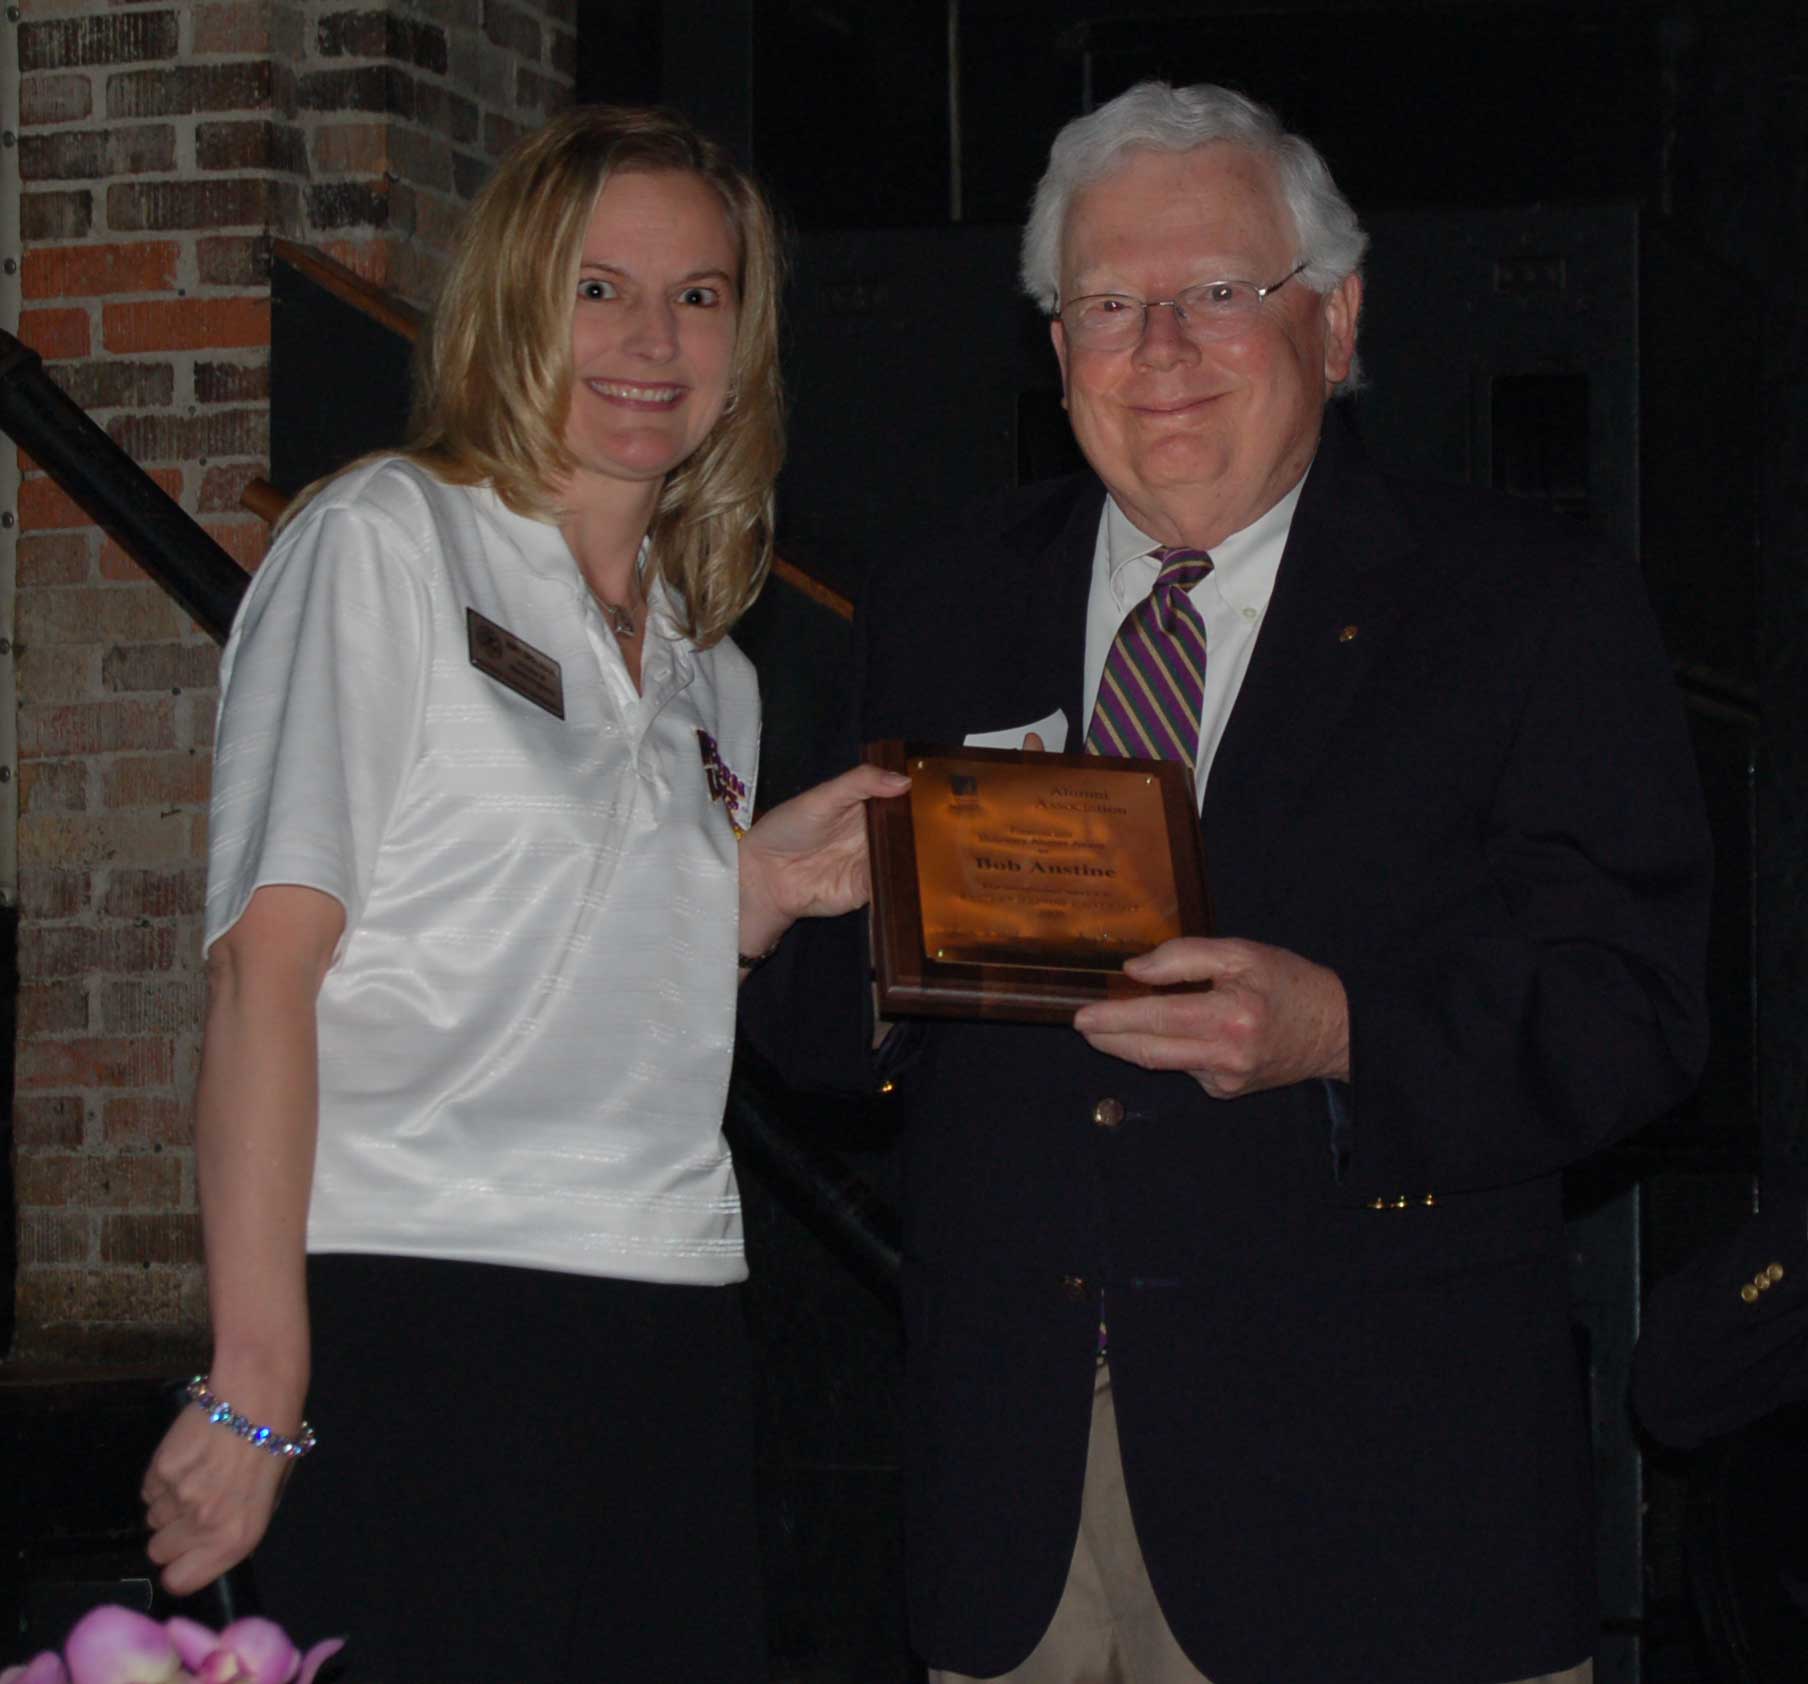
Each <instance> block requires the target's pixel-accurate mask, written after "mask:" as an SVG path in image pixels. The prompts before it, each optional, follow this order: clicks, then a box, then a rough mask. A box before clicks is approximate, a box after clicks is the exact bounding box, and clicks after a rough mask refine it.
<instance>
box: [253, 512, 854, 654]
mask: <svg viewBox="0 0 1808 1684" xmlns="http://www.w3.org/2000/svg"><path fill="white" fill-rule="evenodd" d="M239 503H240V505H241V506H242V507H244V508H246V509H249V510H250V511H251V513H252V514H254V515H256V516H257V517H258V519H259V520H262V521H264V522H265V523H266V524H268V525H270V526H274V525H275V524H276V523H277V521H278V520H279V519H280V518H281V516H282V512H283V510H284V509H286V508H287V507H288V506H289V499H288V498H287V497H285V496H284V495H283V494H282V492H281V491H279V490H278V489H277V488H276V487H275V486H274V485H272V484H271V483H270V482H269V481H268V480H267V479H254V480H252V481H251V483H250V484H249V485H247V486H246V487H245V489H244V491H243V492H242V493H240V495H239ZM772 576H773V577H774V578H775V579H778V580H780V581H782V582H783V583H784V584H786V585H789V586H790V587H791V589H792V590H794V591H796V592H798V593H799V594H800V595H802V596H807V597H808V598H809V599H810V600H811V601H812V602H814V603H816V604H818V605H819V606H821V607H823V608H826V609H828V611H829V612H830V613H831V614H835V615H838V616H839V617H840V618H841V619H843V620H852V619H853V617H854V605H853V603H851V602H849V601H848V599H847V598H846V597H845V596H843V595H842V594H841V592H840V591H838V590H834V589H832V588H831V587H830V586H828V585H825V584H824V583H823V582H822V581H821V580H820V579H816V578H812V577H811V576H810V575H809V574H808V573H806V572H805V571H804V570H803V569H802V568H801V567H797V566H794V565H793V564H792V563H791V562H788V561H786V560H785V558H784V557H783V556H778V555H775V556H774V557H773V558H772Z"/></svg>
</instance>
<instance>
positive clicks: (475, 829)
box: [206, 460, 759, 1282]
mask: <svg viewBox="0 0 1808 1684" xmlns="http://www.w3.org/2000/svg"><path fill="white" fill-rule="evenodd" d="M473 609H474V610H475V611H476V613H477V615H479V616H481V617H482V619H481V620H473V619H471V618H470V616H469V615H468V613H467V610H473ZM485 621H487V622H488V623H489V625H490V626H491V627H495V628H500V631H501V633H502V634H503V635H502V637H501V638H500V639H499V638H498V637H497V636H496V635H495V634H493V633H492V632H490V631H487V630H485V629H484V625H483V622H485ZM510 639H513V640H516V641H514V642H511V641H510ZM474 653H475V654H476V655H477V656H478V657H479V658H480V659H482V660H483V662H484V663H485V665H486V666H488V667H489V668H490V669H491V670H490V671H486V670H483V669H482V668H480V666H479V665H477V664H474V660H473V656H474ZM536 657H539V658H540V659H536ZM547 660H550V661H551V662H556V663H557V672H556V675H551V676H549V675H550V669H549V668H548V667H547V666H546V664H545V663H546V661H547ZM524 669H525V670H526V672H527V675H528V676H527V679H526V681H525V689H526V690H527V692H528V693H526V694H523V693H521V691H519V690H517V689H515V688H511V687H509V685H507V684H505V683H503V682H500V681H499V680H498V678H497V677H494V676H492V675H491V672H492V671H495V670H508V671H512V672H513V674H515V675H516V676H517V677H519V675H520V674H521V672H522V671H523V670H524ZM642 675H643V685H644V693H637V692H636V691H635V688H634V685H633V683H632V682H631V680H630V679H629V677H628V672H627V668H626V666H625V664H624V663H623V661H622V657H621V653H620V651H619V650H618V649H617V647H616V644H615V639H614V638H613V637H612V636H611V635H610V633H609V631H608V628H607V627H606V626H605V625H604V623H603V620H602V616H601V613H600V611H599V610H598V608H597V606H596V603H595V601H594V599H593V598H592V596H591V594H590V592H589V590H588V589H587V588H586V587H585V584H584V581H583V579H582V577H581V575H580V574H579V572H578V568H577V564H576V562H575V561H574V560H573V558H572V555H571V552H570V550H569V548H568V547H567V545H566V543H565V540H564V538H563V537H562V536H561V534H560V533H559V530H558V528H557V527H556V526H553V525H551V524H548V523H546V522H542V521H537V520H531V519H527V518H525V517H523V516H521V515H518V514H515V513H513V512H512V511H511V510H510V509H509V508H508V507H507V506H506V505H505V504H504V503H503V502H502V501H501V499H500V498H498V497H497V496H496V495H495V494H494V493H493V492H491V491H489V490H487V489H472V488H469V487H462V486H450V485H446V484H443V483H441V482H440V481H439V480H437V479H435V478H434V477H433V476H432V475H430V474H428V473H426V472H424V471H423V470H421V469H420V468H417V467H415V466H413V465H412V464H409V463H405V462H401V461H397V460H388V461H384V462H379V463H376V464H374V465H371V466H368V467H365V468H362V469H359V470H358V471H356V472H354V473H351V474H348V475H346V476H345V477H344V478H342V479H340V480H338V481H336V482H335V483H334V484H333V485H331V486H330V487H328V489H327V490H326V491H324V492H322V493H321V494H320V495H319V496H318V497H316V499H315V500H314V501H313V503H311V504H310V505H309V506H308V508H307V509H306V510H305V511H304V512H303V513H302V515H301V516H300V517H299V518H298V519H297V520H296V522H295V523H294V524H293V525H292V526H291V527H290V528H288V529H287V530H286V531H285V532H284V533H283V535H282V537H281V539H280V540H279V541H278V543H277V545H276V547H275V549H274V550H273V551H272V552H271V555H270V558H269V559H268V560H267V561H266V562H265V563H264V566H263V568H262V569H261V570H260V571H259V573H258V575H257V578H256V580H255V581H254V583H253V585H252V588H251V591H250V593H249V595H248V596H247V598H246V600H245V603H244V606H243V608H242V609H241V610H240V613H239V616H238V620H237V623H236V624H235V626H234V628H233V634H232V638H231V641H230V642H229V643H228V645H227V650H226V658H225V664H224V666H223V667H222V669H221V675H220V723H219V734H218V742H217V746H216V750H215V760H214V792H213V808H212V817H211V830H210V855H209V872H208V889H207V932H206V939H207V941H208V943H209V945H211V944H212V943H213V942H214V941H216V940H218V939H219V937H220V936H221V935H222V934H223V933H224V932H225V931H226V930H228V929H230V928H231V926H232V925H233V923H234V922H235V921H236V920H237V919H238V918H239V916H240V915H241V914H242V913H243V911H244V909H245V905H246V903H247V902H248V901H249V900H250V898H251V895H252V892H253V891H254V890H255V889H256V888H258V887H259V886H260V885H262V884H265V883H299V884H306V885H308V886H310V887H313V888H316V889H320V890H323V891H324V892H326V893H327V894H330V895H333V896H334V897H335V898H336V899H338V900H339V901H340V902H341V903H342V904H343V906H344V907H345V916H346V927H345V934H344V937H343V938H342V940H341V942H340V945H339V949H338V952H337V954H336V955H335V958H334V961H333V964H332V968H331V969H330V970H329V972H328V974H327V977H326V981H325V983H324V985H323V987H322V989H321V992H320V999H319V1006H318V1019H319V1037H320V1133H319V1148H318V1154H317V1163H316V1169H315V1176H314V1187H313V1197H312V1201H311V1204H310V1207H309V1213H308V1249H309V1250H310V1251H315V1252H345V1251H368V1252H379V1253H391V1254H399V1255H407V1256H418V1257H444V1258H458V1259H466V1260H471V1261H478V1262H491V1263H509V1264H517V1265H524V1266H529V1267H538V1268H547V1269H558V1270H565V1271H570V1272H576V1273H581V1274H598V1275H615V1276H625V1277H630V1278H634V1279H641V1280H654V1281H672V1282H725V1281H731V1280H740V1279H743V1278H745V1276H746V1273H747V1268H746V1263H745V1260H744V1257H743V1253H742V1247H741V1221H740V1205H739V1200H738V1198H737V1194H736V1189H735V1181H734V1171H733V1166H732V1165H731V1163H730V1160H729V1156H728V1151H727V1148H726V1146H725V1145H724V1143H723V1140H722V1134H721V1120H722V1108H723V1102H724V1096H725V1093H726V1089H727V1082H728V1070H729V1063H730V1058H731V1055H732V1052H733V1042H734V1012H735V977H736V967H735V951H736V941H737V936H738V878H737V870H736V852H735V831H734V823H740V824H746V823H747V822H749V815H750V813H751V808H752V799H753V783H754V776H755V771H756V762H757V757H758V749H759V695H758V689H757V685H756V682H755V678H754V673H753V669H752V667H751V665H750V664H749V662H748V661H747V659H746V657H745V656H743V655H742V654H741V653H740V651H739V650H737V649H736V648H735V647H734V646H733V645H732V644H731V643H729V642H727V641H726V640H725V641H723V642H722V643H719V644H718V645H716V647H715V648H713V649H710V650H707V651H705V650H698V649H696V648H694V647H693V646H692V645H690V644H689V643H688V642H687V641H685V640H684V639H683V638H682V637H681V636H680V634H679V633H678V631H677V630H676V627H675V625H674V623H673V618H672V614H671V605H670V602H669V599H668V598H667V597H666V596H665V595H664V594H663V592H662V591H661V590H659V589H658V588H657V587H656V588H655V592H654V601H653V607H652V610H651V617H650V619H649V625H648V631H647V639H646V645H645V653H644V655H643V660H642ZM549 704H550V705H549ZM554 706H557V707H562V709H563V714H564V717H563V718H559V717H557V716H556V713H555V712H554V711H552V708H553V707H554ZM711 756H714V758H715V762H716V764H715V766H714V767H713V768H712V766H711V765H710V763H709V762H710V759H711ZM712 771H713V773H714V775H713V776H712V775H711V774H712Z"/></svg>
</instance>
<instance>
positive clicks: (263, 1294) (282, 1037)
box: [143, 883, 345, 1596]
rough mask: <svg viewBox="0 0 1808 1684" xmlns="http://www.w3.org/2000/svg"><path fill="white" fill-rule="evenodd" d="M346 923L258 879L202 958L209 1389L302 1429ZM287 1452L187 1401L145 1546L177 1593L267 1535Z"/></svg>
mask: <svg viewBox="0 0 1808 1684" xmlns="http://www.w3.org/2000/svg"><path fill="white" fill-rule="evenodd" d="M344 928H345V912H344V909H343V908H342V907H341V906H340V904H339V902H338V901H337V900H335V899H334V898H333V897H332V896H330V895H327V894H324V893H322V892H321V891H320V890H318V889H308V888H303V887H301V886H300V885H299V884H293V883H267V884H265V885H264V886H263V887H262V888H260V889H258V890H257V891H256V892H255V893H254V894H253V895H252V897H251V899H250V902H249V903H248V904H247V905H246V907H245V910H244V912H243V914H242V915H241V916H240V918H239V920H238V922H237V923H236V924H234V925H233V926H232V928H231V929H230V930H228V931H227V932H226V933H225V934H224V935H222V936H221V937H220V938H219V940H218V941H216V942H215V943H214V945H213V947H212V949H211V950H210V951H209V953H208V955H207V1017H206V1022H205V1026H204V1028H203V1030H202V1034H201V1073H200V1078H199V1081H198V1082H197V1084H196V1089H195V1175H196V1178H197V1181H198V1183H199V1186H200V1192H201V1229H202V1233H203V1235H204V1237H205V1240H206V1252H207V1301H208V1312H209V1319H210V1320H211V1322H212V1324H213V1367H212V1370H211V1372H210V1374H209V1380H208V1383H209V1386H210V1388H211V1390H212V1391H213V1392H214V1394H215V1395H216V1396H217V1397H222V1398H226V1399H228V1400H229V1401H230V1402H231V1404H232V1406H233V1408H234V1409H235V1410H238V1411H241V1412H242V1413H243V1414H245V1415H247V1416H249V1417H250V1419H251V1420H253V1421H255V1422H257V1423H259V1424H260V1425H262V1426H267V1427H270V1428H272V1429H273V1430H274V1431H276V1432H279V1433H281V1434H283V1436H284V1437H286V1438H293V1437H294V1436H295V1434H296V1432H297V1431H298V1430H299V1428H300V1425H301V1409H302V1401H303V1399H304V1398H305V1397H306V1395H307V1389H308V1376H309V1368H310V1363H309V1352H308V1305H307V1277H306V1255H305V1253H306V1249H307V1220H308V1194H309V1189H310V1188H311V1187H312V1185H313V1180H314V1141H315V1134H316V1128H317V1098H318V1094H317V1089H318V1073H319V1064H320V1061H319V1055H318V1050H317V1042H316V1037H315V1027H314V1009H315V1002H316V999H317V998H318V996H319V993H320V981H321V978H322V977H323V976H324V975H325V974H326V970H327V966H328V965H329V963H330V962H331V960H332V955H333V949H334V946H335V944H336V943H337V941H338V939H339V936H340V933H341V931H343V929H344ZM288 1466H289V1464H288V1461H287V1460H286V1459H284V1458H280V1457H276V1456H272V1455H271V1454H270V1453H269V1452H268V1451H266V1450H259V1449H257V1448H256V1447H255V1446H253V1445H249V1444H247V1443H246V1442H245V1441H244V1440H243V1439H241V1438H238V1437H236V1436H235V1435H234V1434H232V1433H230V1432H227V1431H226V1429H225V1428H223V1427H218V1426H215V1425H214V1424H213V1423H212V1422H211V1421H209V1420H208V1419H207V1417H206V1415H205V1414H203V1413H202V1411H201V1410H199V1409H195V1408H186V1409H184V1410H183V1411H182V1414H181V1416H180V1417H179V1418H178V1419H177V1420H176V1422H175V1424H174V1425H173V1426H172V1427H171V1428H170V1430H169V1432H168V1433H167V1434H165V1436H164V1440H163V1443H162V1444H161V1445H159V1446H158V1448H157V1453H156V1455H155V1456H154V1457H153V1458H152V1461H151V1465H150V1468H149V1469H148V1470H147V1472H146V1473H145V1476H144V1485H143V1495H144V1500H145V1504H146V1507H147V1509H148V1511H149V1512H148V1514H147V1515H146V1520H147V1522H148V1524H149V1526H150V1529H151V1534H152V1535H151V1543H150V1551H149V1553H150V1557H151V1560H152V1561H153V1562H155V1563H156V1564H157V1565H158V1566H159V1567H161V1568H162V1569H163V1582H164V1584H165V1585H166V1586H167V1587H168V1589H169V1590H170V1591H172V1592H173V1593H175V1594H176V1595H178V1596H182V1595H186V1594H188V1593H189V1592H191V1591H195V1590H198V1589H200V1587H201V1586H202V1585H205V1584H206V1583H208V1582H209V1580H211V1579H213V1578H215V1577H216V1576H217V1575H219V1574H220V1573H223V1572H225V1570H226V1569H227V1568H228V1567H231V1566H234V1565H236V1564H237V1563H238V1562H240V1561H243V1560H244V1559H245V1557H246V1556H247V1555H249V1554H250V1553H251V1551H252V1549H253V1548H254V1547H255V1546H256V1544H257V1541H258V1540H259V1539H260V1538H261V1537H263V1535H264V1528H265V1527H267V1526H268V1525H269V1524H270V1516H271V1513H272V1512H273V1511H274V1509H275V1508H276V1498H277V1494H278V1493H279V1492H280V1491H281V1489H282V1481H283V1475H284V1473H285V1472H286V1471H287V1469H288Z"/></svg>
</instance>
